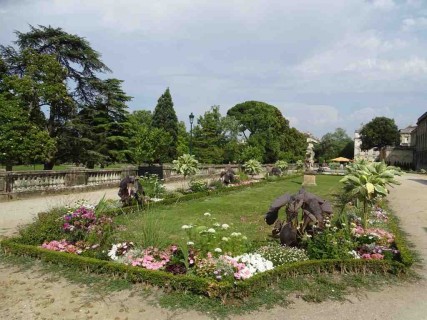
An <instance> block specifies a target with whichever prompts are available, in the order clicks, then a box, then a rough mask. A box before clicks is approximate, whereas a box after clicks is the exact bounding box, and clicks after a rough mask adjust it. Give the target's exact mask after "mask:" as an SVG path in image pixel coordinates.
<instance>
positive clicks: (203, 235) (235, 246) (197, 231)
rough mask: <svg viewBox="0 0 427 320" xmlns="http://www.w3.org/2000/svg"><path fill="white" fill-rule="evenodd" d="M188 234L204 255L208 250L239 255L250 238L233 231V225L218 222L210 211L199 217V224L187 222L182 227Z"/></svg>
mask: <svg viewBox="0 0 427 320" xmlns="http://www.w3.org/2000/svg"><path fill="white" fill-rule="evenodd" d="M181 229H182V230H184V231H185V233H186V234H187V237H188V239H187V241H188V242H190V243H191V245H192V246H193V247H194V248H195V249H197V251H199V252H200V254H202V255H206V254H207V253H208V252H210V253H214V254H215V255H217V256H219V255H220V254H228V255H231V256H232V255H238V254H242V253H244V252H245V251H246V248H247V245H248V241H247V240H248V238H247V237H246V236H245V235H243V234H242V233H241V232H236V231H233V228H232V226H230V225H228V224H226V223H220V222H217V221H216V219H215V218H214V217H212V215H211V214H210V213H209V212H205V213H204V214H203V217H201V218H200V219H198V223H197V224H185V225H183V226H182V227H181Z"/></svg>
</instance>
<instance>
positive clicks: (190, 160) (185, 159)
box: [172, 154, 199, 179]
mask: <svg viewBox="0 0 427 320" xmlns="http://www.w3.org/2000/svg"><path fill="white" fill-rule="evenodd" d="M172 163H173V169H174V170H175V171H176V172H178V173H179V174H182V175H183V176H184V179H185V178H186V177H187V176H192V175H195V174H196V173H197V165H198V164H199V161H197V160H196V159H195V158H194V156H193V155H190V154H183V155H182V156H180V157H178V159H177V160H173V161H172Z"/></svg>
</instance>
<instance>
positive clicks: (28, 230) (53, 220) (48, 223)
mask: <svg viewBox="0 0 427 320" xmlns="http://www.w3.org/2000/svg"><path fill="white" fill-rule="evenodd" d="M65 211H66V209H65V208H56V209H52V210H50V211H48V212H41V213H39V214H38V215H37V218H35V220H34V222H33V223H31V224H29V225H28V226H25V227H23V228H21V229H20V230H19V238H18V239H17V241H18V242H19V243H23V244H28V245H34V246H39V245H41V244H42V243H43V242H44V241H52V240H60V239H63V238H64V234H63V232H62V225H63V224H64V220H63V219H62V216H63V215H64V212H65Z"/></svg>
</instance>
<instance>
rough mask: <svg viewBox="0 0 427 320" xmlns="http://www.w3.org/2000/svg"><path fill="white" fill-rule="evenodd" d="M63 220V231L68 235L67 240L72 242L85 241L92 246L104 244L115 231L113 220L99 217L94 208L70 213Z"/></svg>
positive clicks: (88, 207)
mask: <svg viewBox="0 0 427 320" xmlns="http://www.w3.org/2000/svg"><path fill="white" fill-rule="evenodd" d="M62 218H63V221H64V224H63V225H62V229H63V231H64V232H65V233H66V234H67V236H66V237H67V239H68V240H69V241H72V242H76V241H81V240H85V241H87V242H90V243H92V244H94V243H99V244H104V242H105V241H106V238H107V237H108V235H109V234H110V233H111V232H112V231H113V229H114V228H113V219H111V218H110V217H107V216H100V217H97V216H96V215H95V211H94V209H93V207H91V206H87V205H81V206H80V207H78V208H77V209H75V210H74V211H69V212H68V213H67V214H65V215H64V216H63V217H62Z"/></svg>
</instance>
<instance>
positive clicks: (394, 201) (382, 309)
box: [0, 174, 427, 320]
mask: <svg viewBox="0 0 427 320" xmlns="http://www.w3.org/2000/svg"><path fill="white" fill-rule="evenodd" d="M401 181H402V185H400V186H398V187H396V188H395V189H394V190H392V194H391V196H390V201H391V205H392V208H393V210H394V211H395V212H396V214H397V215H398V216H399V217H400V218H401V222H402V227H403V229H404V230H405V231H406V232H407V233H409V239H410V240H411V241H412V242H413V243H414V244H415V245H416V248H417V250H418V252H419V253H420V255H421V258H423V259H424V260H425V259H426V258H427V237H426V236H427V234H426V232H427V209H426V208H427V193H426V191H427V178H426V177H425V176H419V175H409V174H408V175H405V176H404V177H402V178H401ZM110 192H111V193H110ZM115 192H116V190H115V189H114V190H103V191H99V192H93V193H92V192H90V193H86V194H85V198H86V197H92V196H93V197H95V198H94V199H96V197H99V196H100V197H102V195H103V194H104V193H105V194H106V195H107V196H108V195H109V194H111V195H112V196H113V197H115V196H116V194H115ZM71 197H72V198H71V199H70V198H69V196H66V197H65V198H64V196H55V197H49V198H45V199H44V198H43V200H41V201H40V203H39V201H35V199H31V200H19V201H13V202H8V203H1V204H0V206H1V210H0V217H2V218H1V220H0V226H1V227H3V228H5V226H7V228H8V229H7V234H10V233H12V232H13V230H15V228H16V226H17V223H25V222H28V221H29V220H31V216H30V215H28V214H27V215H25V213H28V212H29V211H31V212H32V215H34V214H35V213H36V212H37V210H44V209H46V208H48V207H46V206H53V205H56V204H58V203H64V202H61V201H72V200H74V199H76V198H75V197H76V195H71ZM81 198H82V196H81V195H78V196H77V199H81ZM88 199H89V200H90V199H91V198H88ZM4 205H6V206H4ZM5 215H6V216H13V217H14V219H11V218H7V219H6V218H5V217H4V216H5ZM12 220H13V221H14V223H15V224H13V223H12ZM4 222H7V223H8V224H7V225H6V224H5V225H4V224H3V223H4ZM3 230H6V229H3ZM5 233H6V232H5ZM418 271H419V273H420V275H421V276H422V277H423V278H425V277H426V276H427V268H426V266H425V264H423V266H422V268H420V269H419V270H418ZM0 288H1V289H0V319H129V320H130V319H194V320H199V319H209V316H208V315H202V314H199V313H197V312H191V311H190V312H188V311H177V312H175V311H169V310H165V309H162V308H159V307H156V306H153V305H152V304H150V303H148V302H147V301H146V297H144V296H141V294H140V292H141V291H144V290H143V289H144V288H141V287H139V286H135V287H134V288H133V289H132V290H123V291H120V292H116V293H112V294H111V293H109V294H108V295H103V294H102V293H94V292H93V291H91V290H90V288H88V287H87V286H85V285H76V284H73V283H69V282H68V281H67V280H65V279H63V278H61V277H60V276H58V275H53V274H44V273H42V272H40V271H39V270H37V268H36V267H33V268H31V269H29V270H21V269H20V268H19V267H10V266H6V265H4V264H1V262H0ZM155 294H156V293H155V292H154V295H155ZM233 319H258V320H263V319H266V320H267V319H268V320H273V319H290V320H293V319H295V320H296V319H299V320H303V319H307V320H308V319H310V320H312V319H316V320H331V319H342V320H346V319H348V320H350V319H351V320H353V319H354V320H358V319H368V320H370V319H372V320H374V319H378V320H379V319H381V320H383V319H384V320H385V319H395V320H398V319H399V320H400V319H402V320H425V319H427V282H426V280H424V279H422V280H420V281H418V282H416V283H406V284H401V285H396V286H390V287H386V288H384V289H383V290H382V291H379V292H366V295H365V296H363V297H355V296H350V297H348V301H346V302H332V301H329V302H324V303H320V304H314V303H307V302H304V301H302V300H300V299H295V301H294V303H293V304H292V305H290V306H289V307H287V308H283V307H276V308H273V309H271V310H264V311H259V312H255V313H252V314H250V315H244V316H236V317H233Z"/></svg>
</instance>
